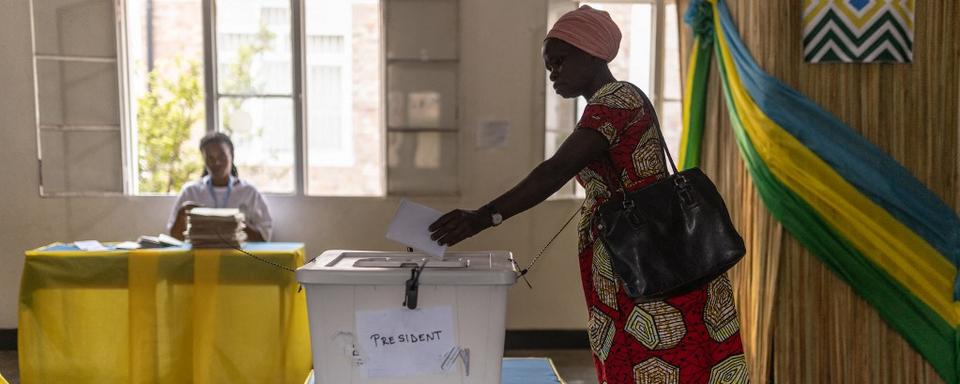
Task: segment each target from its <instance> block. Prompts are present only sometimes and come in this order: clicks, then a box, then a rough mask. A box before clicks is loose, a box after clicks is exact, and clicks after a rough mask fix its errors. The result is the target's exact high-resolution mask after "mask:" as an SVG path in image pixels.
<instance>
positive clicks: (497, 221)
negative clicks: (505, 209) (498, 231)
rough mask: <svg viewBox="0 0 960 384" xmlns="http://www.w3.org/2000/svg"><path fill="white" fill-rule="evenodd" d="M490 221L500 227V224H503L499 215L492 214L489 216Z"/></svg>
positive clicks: (501, 216)
mask: <svg viewBox="0 0 960 384" xmlns="http://www.w3.org/2000/svg"><path fill="white" fill-rule="evenodd" d="M490 219H491V221H493V225H500V223H502V222H503V215H501V214H499V213H494V214H492V215H490Z"/></svg>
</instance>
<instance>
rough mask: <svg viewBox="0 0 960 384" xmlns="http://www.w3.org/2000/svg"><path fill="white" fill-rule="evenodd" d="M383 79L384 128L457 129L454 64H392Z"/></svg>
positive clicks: (455, 70)
mask: <svg viewBox="0 0 960 384" xmlns="http://www.w3.org/2000/svg"><path fill="white" fill-rule="evenodd" d="M387 79H388V81H389V84H388V85H387V89H389V90H390V92H389V93H388V94H387V105H388V108H389V110H388V111H387V112H388V113H387V128H388V129H404V128H414V129H419V128H442V129H450V130H455V129H457V120H456V119H457V103H456V100H457V65H456V64H424V63H392V64H389V65H388V67H387Z"/></svg>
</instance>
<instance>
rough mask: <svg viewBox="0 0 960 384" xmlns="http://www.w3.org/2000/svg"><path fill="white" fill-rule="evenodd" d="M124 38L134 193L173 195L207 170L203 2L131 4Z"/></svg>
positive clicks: (142, 1)
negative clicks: (203, 140) (203, 153)
mask: <svg viewBox="0 0 960 384" xmlns="http://www.w3.org/2000/svg"><path fill="white" fill-rule="evenodd" d="M126 33H127V56H128V62H127V72H128V76H129V92H130V98H131V100H130V103H129V105H130V108H131V116H134V118H133V119H132V123H133V125H134V129H133V130H132V132H134V134H135V135H134V138H135V142H136V143H137V145H136V146H135V147H134V148H132V149H131V150H132V151H134V154H133V156H131V158H133V159H136V164H135V172H134V174H135V177H137V192H139V193H148V194H153V193H165V194H175V193H177V192H178V191H179V190H180V188H181V187H182V186H183V184H185V183H186V182H188V181H190V180H193V179H196V178H199V177H200V174H201V173H202V171H203V162H202V160H201V157H200V151H199V149H198V148H197V145H198V144H199V140H200V137H202V136H203V134H204V133H205V132H206V127H205V122H206V120H205V119H206V118H205V113H204V89H203V9H202V1H201V0H128V1H127V31H126Z"/></svg>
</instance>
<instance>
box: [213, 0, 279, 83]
mask: <svg viewBox="0 0 960 384" xmlns="http://www.w3.org/2000/svg"><path fill="white" fill-rule="evenodd" d="M217 5H218V7H217V61H218V63H217V82H218V84H219V85H218V88H219V90H220V92H221V93H227V94H285V95H288V94H290V93H291V87H292V83H293V80H292V76H291V73H292V69H291V68H292V66H291V63H292V61H293V60H292V59H291V57H292V56H291V51H290V44H291V43H290V2H289V1H286V0H229V1H218V2H217Z"/></svg>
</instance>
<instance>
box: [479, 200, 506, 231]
mask: <svg viewBox="0 0 960 384" xmlns="http://www.w3.org/2000/svg"><path fill="white" fill-rule="evenodd" d="M483 210H484V211H487V212H490V224H491V226H494V227H496V226H498V225H500V223H502V222H503V215H501V214H500V212H497V209H496V208H494V207H493V204H487V205H484V206H483Z"/></svg>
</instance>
